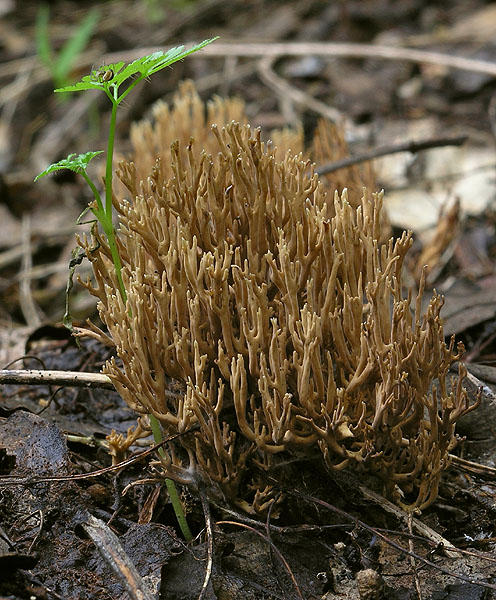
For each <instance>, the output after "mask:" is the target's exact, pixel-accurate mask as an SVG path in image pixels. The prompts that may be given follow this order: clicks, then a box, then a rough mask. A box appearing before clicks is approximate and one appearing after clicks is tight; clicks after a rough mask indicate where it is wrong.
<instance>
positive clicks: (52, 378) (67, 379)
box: [0, 369, 115, 390]
mask: <svg viewBox="0 0 496 600" xmlns="http://www.w3.org/2000/svg"><path fill="white" fill-rule="evenodd" d="M2 383H10V384H16V385H64V386H68V387H83V388H103V389H105V390H115V388H114V385H113V383H112V381H111V380H110V378H109V377H107V375H102V374H101V373H78V372H77V371H42V370H37V369H19V370H17V369H15V370H14V369H6V370H0V384H2Z"/></svg>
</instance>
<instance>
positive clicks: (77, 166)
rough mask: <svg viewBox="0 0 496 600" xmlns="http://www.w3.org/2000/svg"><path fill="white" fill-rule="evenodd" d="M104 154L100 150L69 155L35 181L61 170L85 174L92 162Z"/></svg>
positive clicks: (38, 176)
mask: <svg viewBox="0 0 496 600" xmlns="http://www.w3.org/2000/svg"><path fill="white" fill-rule="evenodd" d="M102 153H103V150H98V151H97V152H85V153H84V154H76V153H74V154H69V156H68V157H67V158H63V159H62V160H59V162H57V163H54V164H53V165H50V166H49V167H47V168H46V169H45V170H44V171H42V172H41V173H39V174H38V175H37V176H36V177H35V181H37V180H38V179H40V178H41V177H45V175H48V174H49V173H54V172H55V171H60V170H61V169H69V170H70V171H74V173H83V172H85V171H86V169H87V168H88V164H89V162H90V160H92V159H93V158H95V156H98V155H99V154H102Z"/></svg>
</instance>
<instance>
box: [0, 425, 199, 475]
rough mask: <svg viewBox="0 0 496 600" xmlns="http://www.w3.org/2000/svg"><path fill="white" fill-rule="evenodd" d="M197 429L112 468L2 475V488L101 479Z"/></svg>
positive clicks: (131, 457) (194, 429)
mask: <svg viewBox="0 0 496 600" xmlns="http://www.w3.org/2000/svg"><path fill="white" fill-rule="evenodd" d="M197 429H198V426H197V425H196V426H194V427H192V428H191V429H188V431H185V432H184V433H176V434H174V435H170V436H168V437H167V438H166V439H165V440H162V441H161V442H159V443H158V444H155V445H154V446H151V447H150V448H148V449H147V450H143V452H140V453H139V454H135V455H134V456H130V457H129V458H126V460H123V461H121V462H120V463H119V464H118V465H112V466H110V467H103V468H101V469H97V470H96V471H91V472H90V473H77V474H76V475H50V476H48V477H34V476H30V477H23V476H15V475H0V486H9V485H24V486H31V485H34V484H35V483H54V482H56V481H80V480H83V479H93V478H95V477H100V476H101V475H103V474H104V473H114V472H117V471H120V470H121V469H124V468H125V467H128V466H129V465H132V464H134V463H136V462H138V461H140V460H142V459H143V458H146V457H147V456H149V455H150V454H152V453H153V452H155V450H158V449H159V448H161V447H162V446H164V445H165V444H167V443H169V442H171V441H172V440H175V439H177V438H178V437H180V436H181V435H186V434H188V433H190V432H192V431H196V430H197Z"/></svg>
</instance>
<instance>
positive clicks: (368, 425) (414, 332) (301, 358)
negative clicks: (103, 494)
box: [81, 95, 476, 511]
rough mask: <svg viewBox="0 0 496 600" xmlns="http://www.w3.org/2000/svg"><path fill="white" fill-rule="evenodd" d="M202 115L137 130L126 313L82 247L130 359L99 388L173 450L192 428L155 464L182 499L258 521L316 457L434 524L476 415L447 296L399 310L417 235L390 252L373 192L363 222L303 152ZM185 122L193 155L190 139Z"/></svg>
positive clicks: (123, 237) (88, 243) (129, 168)
mask: <svg viewBox="0 0 496 600" xmlns="http://www.w3.org/2000/svg"><path fill="white" fill-rule="evenodd" d="M191 98H192V96H191V95H190V96H189V100H187V101H186V103H185V104H184V106H183V107H182V109H181V110H184V114H183V115H182V116H181V113H180V111H179V108H178V107H177V106H176V109H175V110H174V111H173V112H171V111H169V110H168V109H165V108H164V107H162V108H161V109H159V110H160V111H162V119H163V123H162V125H160V118H161V117H159V116H158V115H157V120H158V123H159V125H157V126H156V129H155V130H153V129H152V128H151V126H141V128H140V129H136V130H135V132H134V134H133V139H134V143H135V150H136V155H135V162H134V163H125V162H124V163H121V165H120V178H121V180H122V182H123V183H124V185H125V186H126V187H127V189H128V190H129V197H130V200H125V199H117V198H116V199H115V207H116V208H117V210H118V212H119V215H120V231H119V236H118V244H119V248H118V249H119V253H120V256H121V259H122V263H123V271H122V276H123V280H124V284H125V288H126V291H127V302H126V303H124V301H123V299H122V296H121V294H120V293H119V287H118V282H117V280H116V276H115V274H114V270H113V267H112V261H111V256H110V251H109V248H108V247H107V245H106V243H105V241H104V240H103V239H102V238H101V237H99V236H98V234H97V233H96V232H94V233H93V239H91V240H89V239H82V240H81V244H82V245H83V247H84V248H85V249H86V252H87V255H88V257H89V259H90V260H91V261H92V263H93V269H94V275H95V278H94V281H93V282H92V283H90V282H87V283H86V286H87V288H88V289H89V290H90V292H91V293H92V294H94V295H95V296H97V297H98V299H99V303H98V307H99V311H100V315H101V318H102V321H103V322H104V324H105V326H106V327H107V329H108V335H107V334H104V333H103V332H100V331H99V330H98V329H97V328H96V327H94V326H92V328H91V333H92V334H93V335H94V336H96V337H100V338H101V339H104V341H106V342H108V343H113V344H115V347H116V352H117V356H118V359H117V360H116V359H111V360H110V361H109V362H108V363H107V365H106V367H105V369H104V371H105V372H106V373H107V374H108V375H109V376H110V378H111V379H112V381H113V382H114V384H115V386H116V388H117V389H118V391H119V392H120V393H121V394H122V397H123V398H124V399H125V401H126V402H127V403H128V405H129V406H131V407H132V408H133V409H134V410H136V411H137V412H138V413H142V414H153V415H154V416H155V417H156V418H157V419H158V420H159V421H160V423H161V425H162V427H163V429H164V432H165V433H166V434H170V433H176V432H185V431H187V430H189V429H190V428H191V427H192V426H195V425H196V426H197V427H196V429H195V431H194V432H193V433H191V434H189V435H187V436H183V437H181V438H179V440H180V441H179V442H178V443H177V444H176V445H175V446H173V447H171V448H170V450H169V453H168V454H167V456H166V457H165V458H163V459H162V462H163V465H164V468H165V470H166V473H167V476H168V477H171V478H173V479H175V480H177V481H179V482H192V481H195V480H198V479H201V480H203V482H205V483H206V484H207V485H209V487H210V489H211V490H212V491H215V490H216V491H217V492H220V493H222V494H223V496H224V497H225V498H226V499H227V500H229V501H231V502H235V503H237V504H238V505H241V506H243V507H244V508H246V509H247V510H255V511H259V510H263V509H264V508H265V507H266V506H267V503H268V502H271V498H272V496H271V490H270V487H268V486H266V484H265V483H264V478H263V472H264V470H270V469H272V468H274V467H275V466H277V465H278V464H281V463H282V462H284V461H287V460H288V458H291V457H292V456H293V457H294V456H301V455H307V456H315V457H321V458H322V459H323V460H324V462H325V464H326V465H327V467H328V468H329V469H331V470H333V469H343V468H346V467H353V466H355V467H357V468H366V469H367V470H368V471H370V472H372V473H375V474H376V475H378V476H379V477H380V478H381V479H382V481H383V482H384V486H385V491H386V493H387V494H388V495H389V496H391V497H393V498H394V499H395V500H396V501H397V502H398V503H400V504H401V505H402V506H403V507H405V508H407V509H409V510H412V509H415V508H420V509H422V508H424V507H426V506H428V505H429V504H430V503H431V502H432V501H433V500H434V499H435V497H436V495H437V491H438V483H439V480H440V476H441V474H442V472H443V471H444V470H445V469H446V467H447V466H448V452H449V451H450V449H452V448H453V446H454V445H455V444H456V438H455V431H454V430H455V422H456V420H457V419H458V418H459V417H460V416H462V415H463V414H465V413H467V412H468V411H470V410H472V409H473V408H474V407H475V405H476V403H475V404H470V402H469V399H468V396H467V393H466V391H465V390H464V389H463V387H462V379H463V376H464V373H465V371H464V368H463V367H461V368H460V372H459V376H458V380H457V381H456V382H453V386H452V390H451V391H449V390H448V386H447V381H446V380H447V372H448V369H449V367H450V365H451V363H452V362H453V361H454V360H457V359H458V358H459V355H460V354H459V351H456V350H455V348H454V342H453V341H452V342H451V344H450V345H449V346H446V345H445V343H444V337H443V329H442V323H441V320H440V316H439V313H440V310H441V307H442V304H443V300H442V298H441V297H440V296H438V295H434V296H433V298H432V299H431V301H430V303H429V305H428V307H427V309H426V311H425V312H422V310H421V298H422V292H423V289H422V288H423V285H422V284H421V286H420V288H421V289H420V291H419V293H418V296H417V297H416V299H415V301H414V302H412V297H411V295H412V294H411V292H410V293H409V294H408V295H407V296H406V297H405V295H404V293H403V290H402V278H401V276H402V266H403V262H404V259H405V255H406V253H407V251H408V249H409V247H410V245H411V237H410V235H409V234H408V233H404V234H403V235H402V236H401V238H399V239H396V240H393V239H390V240H389V241H388V242H387V243H381V242H380V239H381V223H382V221H381V210H382V195H381V194H374V195H369V194H364V197H363V198H362V200H361V201H360V202H359V203H358V206H356V207H355V206H353V205H352V204H351V203H350V202H349V201H348V199H347V194H346V191H344V192H343V193H342V195H341V196H339V195H338V194H337V193H336V194H335V195H334V194H333V193H331V192H329V191H328V190H329V186H330V185H332V181H327V182H326V185H325V186H324V184H323V183H322V182H320V181H319V180H318V178H317V176H316V175H314V174H313V173H312V166H311V163H310V161H308V160H304V159H303V158H302V155H301V154H300V155H295V154H294V153H292V152H290V151H288V152H287V153H286V154H285V155H284V156H283V158H280V157H281V152H280V150H279V151H278V153H277V155H276V151H275V149H274V148H273V147H272V146H271V144H270V143H269V144H264V143H263V142H262V141H261V137H260V131H259V130H255V131H253V130H252V129H250V127H249V126H248V125H246V124H239V123H236V122H229V119H231V117H232V116H233V111H234V112H235V110H238V109H239V107H234V108H233V105H230V104H229V103H222V102H221V101H217V104H214V105H211V109H210V110H211V112H212V111H213V112H215V114H213V115H211V116H210V119H209V121H210V122H213V121H216V122H217V125H213V126H212V127H208V124H209V121H205V117H204V112H203V108H201V110H200V109H199V108H197V109H194V107H193V104H194V103H192V102H191ZM188 102H189V104H188ZM195 102H196V100H195ZM179 104H180V103H179V102H178V106H179ZM231 108H232V109H233V110H231ZM214 109H215V110H214ZM234 109H235V110H234ZM194 110H197V112H196V113H194ZM175 111H178V112H175ZM192 115H193V120H194V121H195V122H196V123H197V124H199V125H198V126H197V128H196V130H194V135H195V136H196V139H195V140H190V139H189V137H188V139H186V136H187V134H188V133H189V130H188V129H184V131H183V132H182V133H181V132H180V131H179V130H180V129H181V128H184V124H185V123H188V122H189V121H191V119H192ZM238 116H239V117H242V115H236V118H238ZM188 120H189V121H188ZM200 125H201V126H200ZM169 127H171V128H172V134H171V136H172V137H171V138H169V137H168V136H167V131H168V128H169ZM175 137H177V138H178V139H179V140H180V141H172V140H174V138H175ZM171 141H172V145H171V144H170V142H171ZM169 148H170V150H169ZM146 149H147V150H146ZM155 156H159V158H158V160H157V161H156V162H154V157H155ZM95 248H96V250H95ZM412 303H413V304H414V307H413V311H412V310H411V308H410V307H411V304H412ZM170 378H172V379H173V380H176V381H178V382H182V384H183V386H184V388H183V393H182V394H181V395H177V394H174V395H172V394H170V392H169V391H168V385H169V383H168V382H169V381H170ZM433 384H434V385H433Z"/></svg>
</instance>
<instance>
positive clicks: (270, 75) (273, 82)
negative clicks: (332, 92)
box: [257, 56, 344, 123]
mask: <svg viewBox="0 0 496 600" xmlns="http://www.w3.org/2000/svg"><path fill="white" fill-rule="evenodd" d="M277 58H278V57H277V56H266V57H264V58H262V59H261V60H260V62H259V63H258V69H257V70H258V74H259V75H260V77H261V79H262V81H263V82H264V83H265V84H266V85H268V86H269V87H270V88H272V89H273V90H275V91H276V92H277V93H278V94H279V95H280V96H281V97H282V98H290V99H291V100H293V101H294V102H296V103H297V104H301V105H303V106H305V107H306V108H309V109H311V110H313V111H314V112H316V113H317V114H319V115H321V116H323V117H325V118H326V119H329V121H332V122H333V123H341V122H342V121H343V120H344V116H343V114H342V113H341V112H340V111H339V110H337V109H336V108H333V107H332V106H329V105H328V104H325V103H324V102H321V101H320V100H316V99H315V98H313V97H312V96H310V95H309V94H306V93H305V92H304V91H302V90H299V89H298V88H295V87H293V86H292V85H290V84H289V83H288V82H287V81H285V80H284V79H282V78H281V77H279V76H278V75H276V73H275V72H274V70H273V69H272V65H273V64H274V62H275V61H276V60H277Z"/></svg>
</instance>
